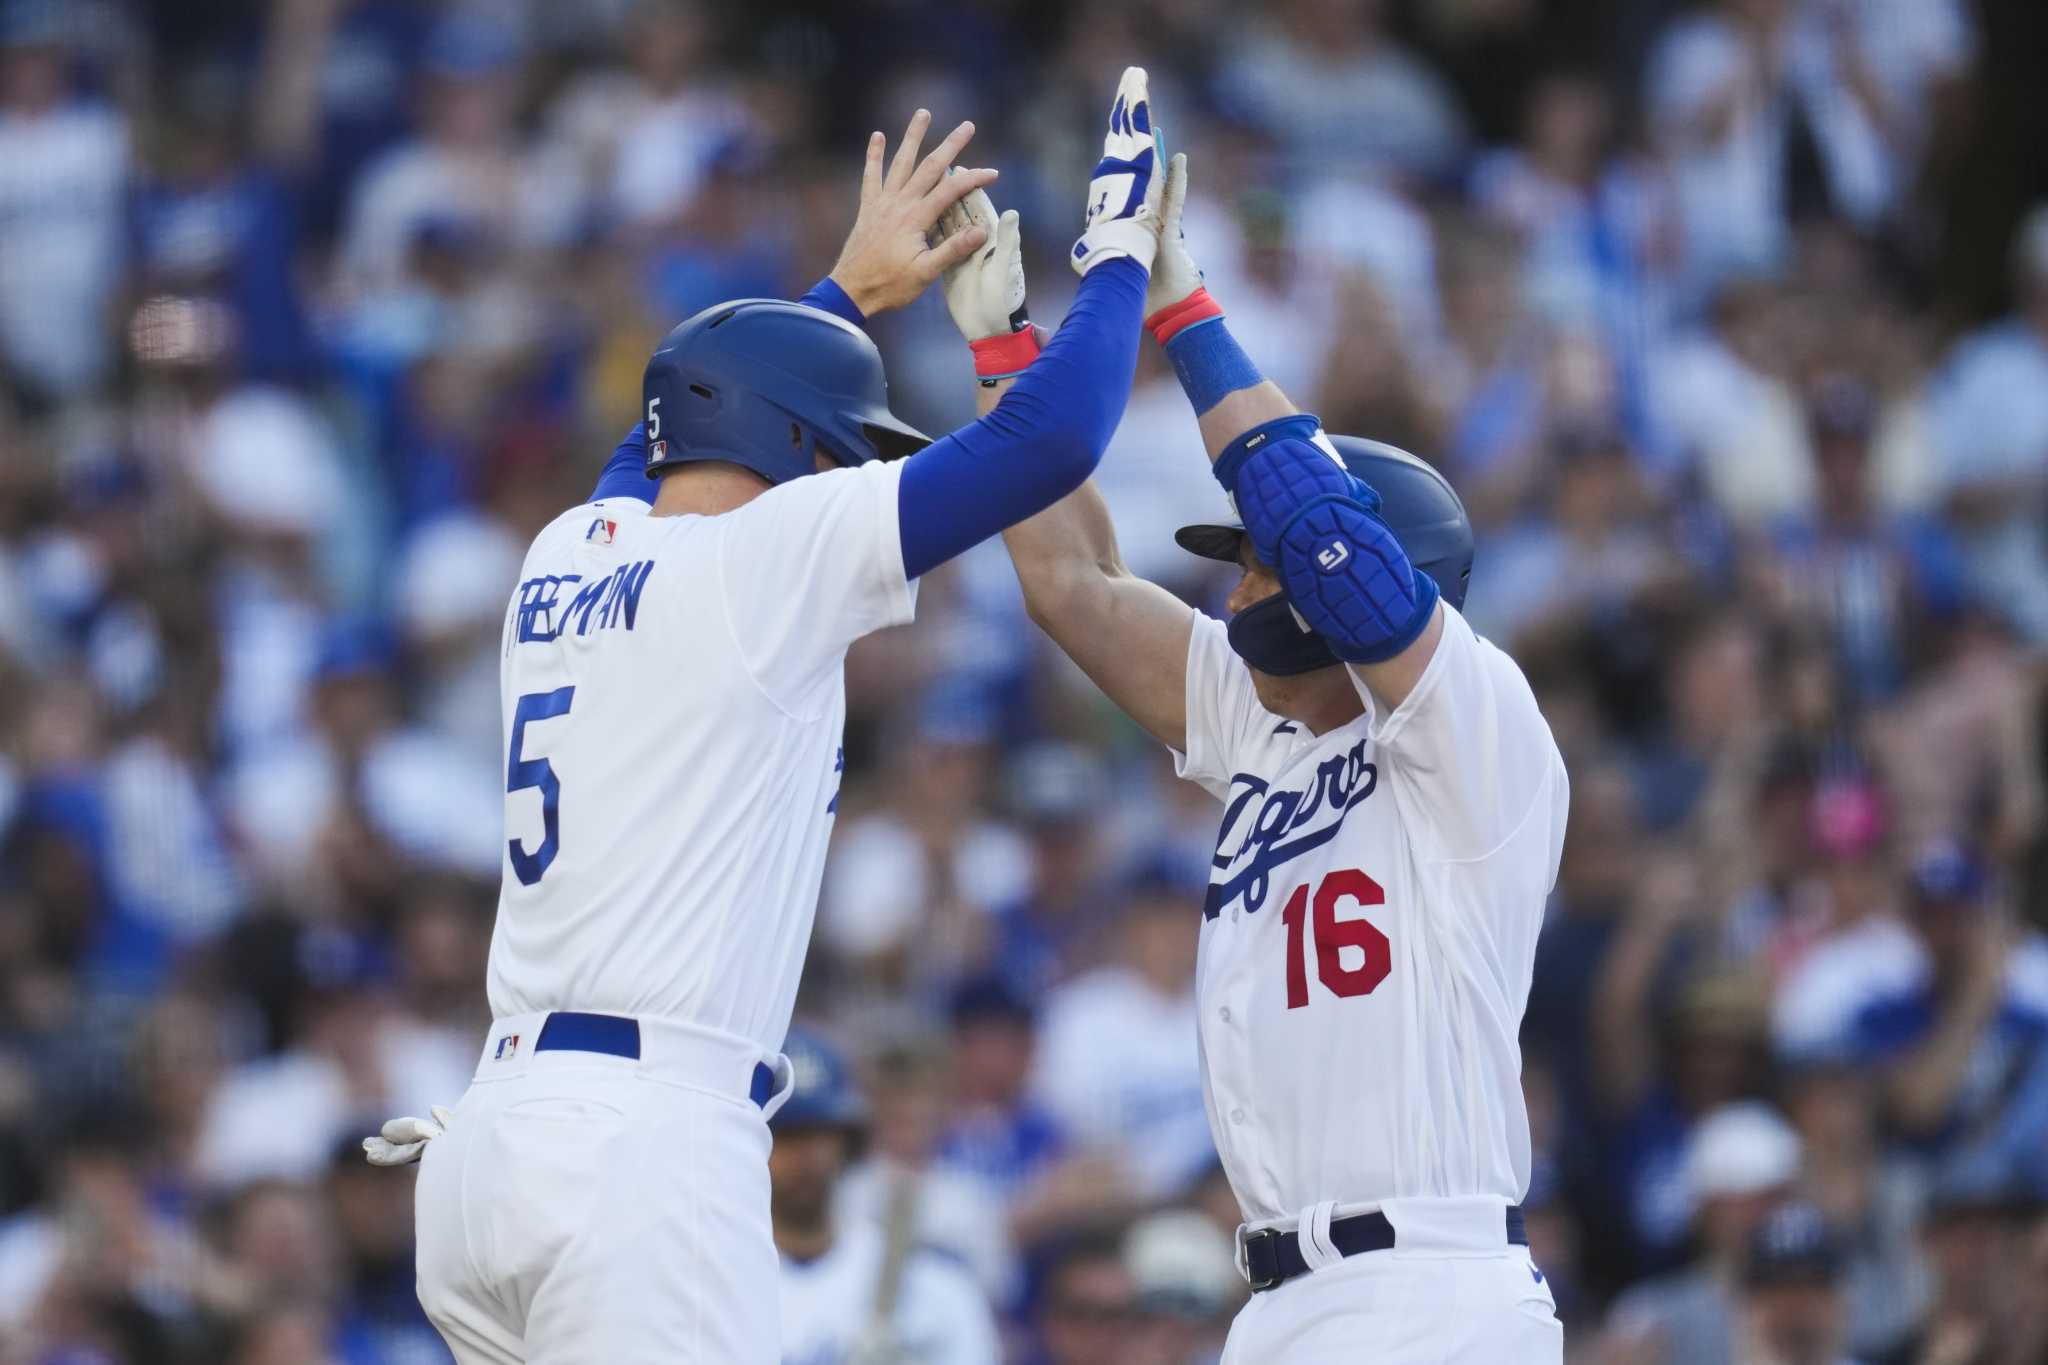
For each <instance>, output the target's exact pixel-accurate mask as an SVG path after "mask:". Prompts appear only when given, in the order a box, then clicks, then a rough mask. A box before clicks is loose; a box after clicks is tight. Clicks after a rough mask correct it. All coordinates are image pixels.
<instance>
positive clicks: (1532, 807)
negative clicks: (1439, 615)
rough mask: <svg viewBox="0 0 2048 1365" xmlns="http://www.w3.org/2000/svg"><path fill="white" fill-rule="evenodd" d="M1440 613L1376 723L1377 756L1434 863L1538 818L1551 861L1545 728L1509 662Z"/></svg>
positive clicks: (1552, 749) (1553, 794)
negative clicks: (1410, 675) (1429, 646)
mask: <svg viewBox="0 0 2048 1365" xmlns="http://www.w3.org/2000/svg"><path fill="white" fill-rule="evenodd" d="M1443 610H1444V630H1443V635H1442V636H1441V638H1439V640H1438V641H1437V646H1436V652H1435V653H1434V654H1433V655H1432V656H1431V658H1430V661H1429V666H1428V667H1427V668H1426V669H1424V670H1423V674H1422V679H1421V681H1420V682H1418V683H1417V684H1416V685H1415V690H1414V691H1412V692H1410V693H1409V694H1408V697H1407V699H1406V700H1405V701H1403V702H1402V703H1401V705H1400V706H1398V707H1396V708H1395V709H1394V710H1393V711H1392V712H1391V713H1390V714H1388V715H1387V716H1386V717H1385V718H1384V719H1382V720H1380V721H1379V722H1378V723H1377V724H1376V725H1375V726H1374V730H1373V742H1374V745H1375V747H1376V748H1377V749H1378V750H1379V752H1380V754H1381V755H1382V759H1381V762H1382V764H1383V765H1391V766H1392V767H1393V768H1394V770H1395V771H1396V772H1398V774H1399V776H1400V778H1401V788H1402V791H1403V792H1404V794H1405V799H1407V800H1409V801H1412V802H1413V803H1414V805H1415V807H1416V810H1415V812H1414V813H1415V816H1416V819H1417V824H1416V825H1414V826H1412V828H1415V829H1416V830H1417V831H1418V838H1419V840H1420V842H1421V846H1422V847H1424V848H1425V849H1427V848H1428V847H1429V846H1430V845H1431V844H1433V845H1434V846H1435V848H1434V853H1435V857H1436V859H1437V860H1439V861H1450V862H1466V861H1473V860H1477V859H1480V858H1484V857H1487V856H1488V855H1490V854H1492V853H1493V852H1494V851H1495V850H1497V849H1499V848H1500V847H1502V846H1503V845H1504V844H1506V843H1507V842H1508V841H1509V840H1510V839H1512V838H1513V837H1514V836H1516V835H1517V834H1518V833H1522V832H1524V827H1525V826H1526V825H1528V824H1529V823H1530V822H1534V821H1541V822H1544V825H1545V833H1546V834H1547V838H1545V839H1543V840H1538V841H1536V843H1537V844H1538V845H1547V846H1548V848H1549V854H1550V856H1551V858H1552V861H1553V863H1554V861H1555V856H1556V853H1557V849H1558V846H1559V845H1561V843H1562V841H1563V835H1564V828H1563V819H1562V811H1563V807H1564V781H1565V777H1564V760H1563V759H1562V758H1561V757H1560V756H1559V754H1558V752H1557V743H1556V741H1555V740H1553V739H1552V738H1551V734H1550V726H1549V725H1548V724H1547V723H1546V722H1545V721H1544V719H1543V713H1542V712H1541V711H1539V710H1538V709H1537V706H1536V695H1535V693H1533V692H1532V691H1530V689H1529V682H1528V680H1527V679H1526V678H1524V677H1523V676H1522V670H1521V669H1519V668H1517V667H1516V666H1515V661H1514V660H1513V659H1510V658H1509V657H1508V656H1507V655H1506V654H1504V653H1502V652H1501V651H1500V650H1499V649H1497V648H1495V647H1494V646H1493V645H1492V644H1490V643H1489V642H1487V641H1485V640H1482V639H1480V638H1479V636H1478V635H1476V634H1474V633H1473V630H1472V627H1471V626H1470V625H1469V624H1467V623H1466V621H1465V618H1464V617H1463V616H1462V615H1460V614H1459V613H1458V612H1457V610H1456V609H1454V608H1452V607H1451V606H1450V605H1449V604H1445V606H1444V609H1443ZM1353 676H1354V678H1355V677H1356V675H1355V674H1354V675H1353ZM1359 686H1360V690H1361V691H1363V690H1364V684H1363V683H1362V682H1361V683H1360V684H1359ZM1551 825H1554V826H1555V828H1554V829H1553V828H1550V826H1551ZM1554 870H1555V869H1554V867H1553V871H1554Z"/></svg>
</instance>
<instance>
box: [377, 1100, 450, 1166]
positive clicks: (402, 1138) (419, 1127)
mask: <svg viewBox="0 0 2048 1365" xmlns="http://www.w3.org/2000/svg"><path fill="white" fill-rule="evenodd" d="M428 1112H429V1113H431V1114H432V1115H433V1117H432V1118H429V1119H416V1118H401V1119H390V1120H388V1121H386V1123H385V1124H384V1131H383V1132H382V1133H380V1134H378V1135H377V1136H376V1137H366V1138H364V1139H363V1155H364V1156H365V1157H367V1158H368V1159H369V1162H370V1164H371V1165H372V1166H409V1165H411V1164H412V1163H413V1162H415V1161H418V1160H419V1159H420V1153H422V1152H424V1151H426V1150H427V1144H428V1143H429V1142H432V1141H433V1140H434V1139H435V1138H437V1137H439V1136H441V1134H443V1133H445V1132H447V1131H448V1122H449V1119H450V1118H451V1117H452V1116H451V1115H450V1114H449V1112H448V1111H447V1110H446V1109H444V1108H442V1107H441V1106H440V1105H438V1104H437V1105H435V1106H434V1107H433V1108H432V1109H431V1110H429V1111H428Z"/></svg>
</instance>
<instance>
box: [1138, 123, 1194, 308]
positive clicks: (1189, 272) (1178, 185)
mask: <svg viewBox="0 0 2048 1365" xmlns="http://www.w3.org/2000/svg"><path fill="white" fill-rule="evenodd" d="M1187 201H1188V154H1187V153H1186V152H1175V153H1174V155H1173V160H1172V161H1170V162H1168V163H1167V167H1166V188H1165V192H1164V193H1163V195H1162V196H1161V198H1160V206H1159V207H1160V215H1159V254H1158V256H1156V257H1155V258H1154V259H1153V261H1152V279H1151V282H1150V283H1149V284H1147V285H1146V288H1145V316H1146V318H1148V319H1150V318H1153V317H1157V316H1158V315H1159V313H1160V311H1161V310H1162V309H1167V308H1172V307H1174V306H1175V305H1176V304H1180V303H1184V302H1186V300H1187V298H1188V296H1189V295H1191V294H1193V293H1194V292H1195V291H1196V290H1197V289H1200V288H1201V287H1202V272H1201V271H1200V270H1199V269H1198V268H1197V267H1196V265H1195V258H1194V257H1193V256H1190V255H1189V254H1188V244H1187V239H1186V238H1185V237H1183V236H1182V235H1181V230H1180V214H1181V209H1182V208H1183V207H1185V206H1186V204H1187Z"/></svg>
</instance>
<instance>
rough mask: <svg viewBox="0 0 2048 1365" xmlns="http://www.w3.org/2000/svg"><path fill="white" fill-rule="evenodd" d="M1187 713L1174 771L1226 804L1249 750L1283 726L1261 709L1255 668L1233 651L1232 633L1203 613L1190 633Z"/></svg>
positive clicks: (1197, 616)
mask: <svg viewBox="0 0 2048 1365" xmlns="http://www.w3.org/2000/svg"><path fill="white" fill-rule="evenodd" d="M1187 712H1188V729H1187V749H1186V750H1185V751H1184V752H1183V751H1179V750H1176V751H1175V753H1174V755H1173V770H1174V772H1175V773H1177V774H1179V775H1180V776H1181V777H1184V778H1186V779H1187V780H1188V781H1190V782H1193V783H1196V784H1197V785H1198V786H1200V787H1201V788H1202V789H1203V790H1204V791H1206V792H1208V793H1209V794H1210V795H1211V796H1214V797H1215V798H1216V799H1217V800H1219V801H1227V800H1229V799H1230V783H1231V779H1232V778H1233V777H1234V776H1235V775H1236V774H1237V773H1239V772H1240V771H1242V770H1243V768H1244V766H1245V764H1244V761H1243V760H1244V756H1245V752H1246V750H1247V748H1248V747H1249V746H1250V745H1251V744H1252V743H1253V742H1254V741H1255V740H1257V739H1259V738H1261V737H1263V736H1264V735H1266V734H1268V733H1269V732H1270V731H1271V730H1272V728H1273V726H1274V725H1275V724H1277V723H1279V722H1278V721H1277V720H1276V718H1275V717H1274V716H1273V714H1272V713H1271V712H1269V711H1267V710H1266V709H1265V708H1264V707H1263V706H1261V705H1259V695H1258V692H1257V691H1256V690H1255V689H1254V688H1253V686H1252V675H1251V670H1250V669H1248V668H1246V667H1245V663H1244V660H1242V659H1240V658H1238V657H1237V652H1236V651H1235V650H1233V649H1232V648H1231V647H1230V632H1229V631H1228V630H1227V629H1226V628H1225V627H1224V624H1223V623H1222V622H1221V621H1219V620H1217V619H1216V618H1215V617H1213V616H1210V615H1207V614H1205V613H1202V612H1197V613H1195V620H1194V629H1193V630H1191V631H1189V632H1188V681H1187Z"/></svg>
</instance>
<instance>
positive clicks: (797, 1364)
mask: <svg viewBox="0 0 2048 1365" xmlns="http://www.w3.org/2000/svg"><path fill="white" fill-rule="evenodd" d="M883 1249H884V1246H883V1237H882V1231H881V1229H880V1228H878V1227H876V1226H875V1225H874V1224H872V1223H868V1222H865V1221H861V1222H855V1223H852V1224H849V1225H848V1226H847V1227H846V1228H844V1229H843V1230H842V1231H841V1232H840V1235H839V1236H838V1238H837V1239H836V1240H835V1241H834V1242H833V1244H832V1249H831V1250H830V1251H827V1252H826V1253H825V1254H824V1255H823V1256H820V1257H819V1258H818V1259H817V1260H815V1261H792V1260H790V1259H789V1258H788V1257H787V1256H785V1257H783V1258H782V1360H783V1365H850V1363H851V1362H852V1361H853V1360H854V1350H855V1348H856V1347H857V1346H859V1345H860V1344H861V1342H862V1338H863V1334H864V1333H865V1332H866V1331H867V1328H868V1320H869V1318H870V1317H871V1316H872V1315H873V1313H874V1307H875V1290H876V1286H877V1285H879V1284H880V1282H881V1276H882V1256H883ZM891 1322H892V1335H891V1337H890V1342H891V1345H892V1346H893V1347H894V1349H893V1350H892V1351H891V1352H889V1353H888V1354H887V1355H886V1359H888V1360H891V1361H901V1362H903V1363H904V1365H993V1363H994V1362H995V1361H998V1360H1001V1359H1002V1347H1001V1345H1000V1343H999V1341H998V1339H997V1336H996V1324H995V1319H994V1317H993V1316H992V1315H991V1314H990V1312H989V1307H988V1300H987V1299H986V1298H984V1297H983V1296H982V1292H981V1287H980V1286H979V1285H977V1284H975V1282H974V1277H973V1276H972V1275H971V1274H969V1273H968V1271H967V1268H966V1267H965V1266H962V1265H960V1264H958V1263H957V1262H955V1261H953V1260H951V1259H949V1258H947V1257H946V1256H944V1255H942V1254H940V1253H938V1252H935V1251H913V1252H912V1253H911V1254H910V1259H909V1260H908V1261H907V1262H905V1264H904V1267H903V1283H902V1286H901V1288H900V1289H899V1291H898V1294H897V1300H896V1312H895V1315H894V1317H893V1318H892V1319H891Z"/></svg>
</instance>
